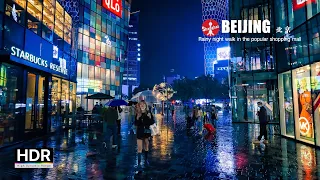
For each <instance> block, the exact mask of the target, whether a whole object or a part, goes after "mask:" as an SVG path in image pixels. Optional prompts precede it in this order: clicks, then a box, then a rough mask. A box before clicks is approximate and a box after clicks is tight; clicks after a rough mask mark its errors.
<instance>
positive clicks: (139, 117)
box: [134, 101, 155, 167]
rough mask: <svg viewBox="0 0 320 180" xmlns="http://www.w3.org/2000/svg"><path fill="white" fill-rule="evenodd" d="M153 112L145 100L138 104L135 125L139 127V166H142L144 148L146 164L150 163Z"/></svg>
mask: <svg viewBox="0 0 320 180" xmlns="http://www.w3.org/2000/svg"><path fill="white" fill-rule="evenodd" d="M154 123H155V121H154V119H153V116H152V113H151V112H149V111H148V105H147V103H146V102H145V101H141V102H139V103H138V104H137V113H136V119H135V123H134V124H135V126H136V128H137V146H138V166H139V167H140V166H141V154H142V150H144V155H145V158H144V160H145V165H148V164H149V162H148V153H149V140H150V137H151V130H150V125H152V124H154Z"/></svg>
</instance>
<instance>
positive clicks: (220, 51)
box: [217, 47, 230, 61]
mask: <svg viewBox="0 0 320 180" xmlns="http://www.w3.org/2000/svg"><path fill="white" fill-rule="evenodd" d="M228 59H230V47H223V48H217V60H218V61H220V60H228Z"/></svg>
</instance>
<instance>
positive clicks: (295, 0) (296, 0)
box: [292, 0, 317, 11]
mask: <svg viewBox="0 0 320 180" xmlns="http://www.w3.org/2000/svg"><path fill="white" fill-rule="evenodd" d="M312 3H314V4H316V3H317V0H292V6H293V10H294V11H296V10H298V9H301V8H303V7H304V6H306V5H307V4H312Z"/></svg>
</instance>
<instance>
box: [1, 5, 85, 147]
mask: <svg viewBox="0 0 320 180" xmlns="http://www.w3.org/2000/svg"><path fill="white" fill-rule="evenodd" d="M69 2H70V3H66V1H64V0H61V1H58V0H57V1H56V0H43V1H42V0H41V1H39V0H33V1H27V0H0V3H1V5H0V57H1V62H0V147H3V146H7V145H10V144H13V143H17V142H20V141H24V140H27V139H29V138H34V137H37V136H42V135H44V134H46V133H50V132H55V131H56V130H58V129H61V128H69V127H73V126H74V124H75V121H74V120H75V118H74V117H75V110H76V72H77V71H76V67H77V65H76V63H77V59H76V58H77V54H76V52H77V49H76V47H77V46H76V44H75V42H76V35H77V31H76V28H74V27H75V26H76V25H77V23H78V18H77V17H78V16H77V15H78V12H77V11H73V10H74V8H72V7H69V6H68V5H71V4H73V5H74V6H75V7H78V5H79V4H77V1H72V0H70V1H69Z"/></svg>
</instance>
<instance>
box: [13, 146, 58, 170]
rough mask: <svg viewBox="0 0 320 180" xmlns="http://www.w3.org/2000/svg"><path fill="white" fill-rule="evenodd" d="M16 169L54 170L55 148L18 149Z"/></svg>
mask: <svg viewBox="0 0 320 180" xmlns="http://www.w3.org/2000/svg"><path fill="white" fill-rule="evenodd" d="M14 167H15V168H53V148H17V149H16V152H15V163H14Z"/></svg>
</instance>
